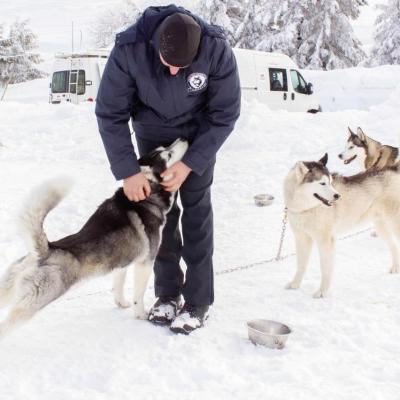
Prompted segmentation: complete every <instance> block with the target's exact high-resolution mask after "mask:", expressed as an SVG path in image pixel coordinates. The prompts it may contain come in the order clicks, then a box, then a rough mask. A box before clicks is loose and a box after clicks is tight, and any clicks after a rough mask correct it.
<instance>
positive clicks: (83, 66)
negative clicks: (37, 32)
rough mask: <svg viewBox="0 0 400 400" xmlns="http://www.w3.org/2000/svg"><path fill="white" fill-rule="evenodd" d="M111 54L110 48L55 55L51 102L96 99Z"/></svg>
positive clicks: (74, 101)
mask: <svg viewBox="0 0 400 400" xmlns="http://www.w3.org/2000/svg"><path fill="white" fill-rule="evenodd" d="M109 54H110V51H109V50H108V49H99V50H95V51H92V52H87V53H74V54H65V53H59V54H56V55H55V61H54V65H53V74H52V78H51V83H50V99H49V102H50V103H53V104H58V103H61V102H63V101H69V102H71V103H75V104H78V103H80V102H82V101H94V100H96V96H97V92H98V90H99V85H100V79H101V76H102V75H103V70H104V67H105V64H106V62H107V58H108V56H109Z"/></svg>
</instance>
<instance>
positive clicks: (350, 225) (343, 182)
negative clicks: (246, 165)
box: [284, 154, 400, 298]
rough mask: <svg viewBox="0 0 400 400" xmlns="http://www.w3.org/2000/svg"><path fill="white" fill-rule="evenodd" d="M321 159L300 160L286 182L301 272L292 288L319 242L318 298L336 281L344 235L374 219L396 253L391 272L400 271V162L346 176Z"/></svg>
mask: <svg viewBox="0 0 400 400" xmlns="http://www.w3.org/2000/svg"><path fill="white" fill-rule="evenodd" d="M327 161H328V155H327V154H325V156H324V157H323V158H322V159H321V160H319V161H318V162H298V163H297V164H296V165H295V167H294V168H293V169H292V170H291V171H290V172H289V174H288V175H287V177H286V179H285V183H284V197H285V204H286V206H287V209H288V217H289V222H290V225H291V228H292V230H293V233H294V236H295V241H296V253H297V272H296V275H295V277H294V279H293V281H292V282H290V283H289V284H288V285H287V288H288V289H297V288H299V287H300V284H301V281H302V280H303V276H304V273H305V270H306V267H307V263H308V260H309V256H310V252H311V247H312V244H313V242H315V243H316V244H317V246H318V250H319V255H320V265H321V275H322V277H321V285H320V288H319V289H318V291H317V292H316V293H315V294H314V297H316V298H319V297H325V296H326V294H327V293H328V290H329V287H330V285H331V280H332V272H333V265H334V255H335V244H336V238H337V237H338V235H340V234H342V233H344V232H346V231H349V230H352V229H354V228H355V227H356V226H357V225H359V224H363V223H365V222H367V221H372V222H373V223H374V225H375V228H376V230H377V232H378V233H379V236H380V237H382V238H383V239H384V240H385V242H386V243H387V245H388V247H389V249H390V252H391V255H392V267H391V269H390V272H391V273H397V272H399V261H400V258H399V249H398V242H397V241H398V238H399V236H400V214H399V212H400V197H399V187H400V174H399V171H398V168H399V167H398V166H393V167H387V168H384V169H383V170H381V171H378V170H370V171H368V172H364V173H361V174H358V175H354V176H350V177H343V176H341V175H337V174H334V175H331V174H330V173H329V171H328V169H327V168H326V164H327Z"/></svg>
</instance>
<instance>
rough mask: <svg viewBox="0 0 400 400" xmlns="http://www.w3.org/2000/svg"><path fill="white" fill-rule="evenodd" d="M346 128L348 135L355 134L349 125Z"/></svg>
mask: <svg viewBox="0 0 400 400" xmlns="http://www.w3.org/2000/svg"><path fill="white" fill-rule="evenodd" d="M347 129H348V132H349V135H350V136H353V135H354V136H355V135H356V134H355V133H354V132H353V131H352V130H351V129H350V127H349V126H348V127H347Z"/></svg>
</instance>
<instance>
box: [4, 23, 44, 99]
mask: <svg viewBox="0 0 400 400" xmlns="http://www.w3.org/2000/svg"><path fill="white" fill-rule="evenodd" d="M27 25H28V21H27V20H25V21H16V22H14V23H13V24H12V25H11V28H10V32H9V36H8V38H3V36H2V32H3V29H2V30H1V32H0V85H1V86H2V87H3V88H4V89H3V94H2V96H1V99H0V100H2V99H3V98H4V95H5V92H6V90H7V87H8V85H9V84H13V83H19V82H25V81H29V80H32V79H38V78H42V77H44V76H46V74H45V73H44V72H42V71H40V70H39V69H37V68H36V66H35V65H36V64H39V63H40V62H41V61H42V60H41V58H40V55H39V54H38V53H34V52H32V50H34V49H35V48H37V43H36V40H37V39H36V35H35V34H34V33H33V32H32V30H31V29H30V28H29V27H28V26H27Z"/></svg>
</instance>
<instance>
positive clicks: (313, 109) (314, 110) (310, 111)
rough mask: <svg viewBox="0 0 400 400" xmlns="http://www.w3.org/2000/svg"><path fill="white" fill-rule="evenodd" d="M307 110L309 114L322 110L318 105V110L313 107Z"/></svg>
mask: <svg viewBox="0 0 400 400" xmlns="http://www.w3.org/2000/svg"><path fill="white" fill-rule="evenodd" d="M307 112H308V113H310V114H316V113H319V112H322V107H321V106H319V107H318V110H316V109H315V108H312V109H311V110H308V111H307Z"/></svg>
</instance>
